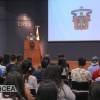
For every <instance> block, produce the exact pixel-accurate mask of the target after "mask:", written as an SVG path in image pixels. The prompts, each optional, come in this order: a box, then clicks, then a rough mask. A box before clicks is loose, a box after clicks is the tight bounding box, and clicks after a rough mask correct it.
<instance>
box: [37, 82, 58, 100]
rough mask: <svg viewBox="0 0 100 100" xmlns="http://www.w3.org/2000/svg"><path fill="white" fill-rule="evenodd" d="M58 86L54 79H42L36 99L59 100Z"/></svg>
mask: <svg viewBox="0 0 100 100" xmlns="http://www.w3.org/2000/svg"><path fill="white" fill-rule="evenodd" d="M57 98H58V95H57V87H56V84H55V83H54V82H53V81H50V80H46V81H42V82H41V84H40V86H39V88H38V91H37V96H36V100H57Z"/></svg>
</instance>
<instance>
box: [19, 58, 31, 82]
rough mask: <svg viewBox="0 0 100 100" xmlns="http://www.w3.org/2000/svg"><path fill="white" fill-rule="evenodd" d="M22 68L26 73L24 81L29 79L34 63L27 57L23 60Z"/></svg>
mask: <svg viewBox="0 0 100 100" xmlns="http://www.w3.org/2000/svg"><path fill="white" fill-rule="evenodd" d="M21 68H22V71H23V74H25V76H24V82H25V80H27V81H28V78H29V75H31V74H32V63H31V62H30V61H29V60H27V59H26V60H24V61H23V62H22V66H21Z"/></svg>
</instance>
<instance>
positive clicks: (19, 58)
mask: <svg viewBox="0 0 100 100" xmlns="http://www.w3.org/2000/svg"><path fill="white" fill-rule="evenodd" d="M22 61H23V56H22V55H21V54H18V55H17V65H19V66H21V64H22Z"/></svg>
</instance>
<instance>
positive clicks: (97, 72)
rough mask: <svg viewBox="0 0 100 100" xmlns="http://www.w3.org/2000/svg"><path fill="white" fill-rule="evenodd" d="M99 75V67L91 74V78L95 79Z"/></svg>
mask: <svg viewBox="0 0 100 100" xmlns="http://www.w3.org/2000/svg"><path fill="white" fill-rule="evenodd" d="M98 77H100V68H99V69H97V70H95V71H94V72H93V74H92V79H93V80H94V81H95V79H96V78H98Z"/></svg>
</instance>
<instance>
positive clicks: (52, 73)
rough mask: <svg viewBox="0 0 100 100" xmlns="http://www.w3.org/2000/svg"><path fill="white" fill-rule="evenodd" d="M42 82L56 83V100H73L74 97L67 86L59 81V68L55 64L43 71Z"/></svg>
mask: <svg viewBox="0 0 100 100" xmlns="http://www.w3.org/2000/svg"><path fill="white" fill-rule="evenodd" d="M44 80H51V81H54V82H55V83H56V86H57V88H58V90H59V91H58V96H59V98H58V100H75V95H74V93H73V92H72V90H71V89H70V87H69V86H68V85H66V84H65V83H64V82H62V80H61V73H60V72H59V66H58V65H57V64H55V63H50V64H49V65H48V67H47V69H46V71H45V75H44Z"/></svg>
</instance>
